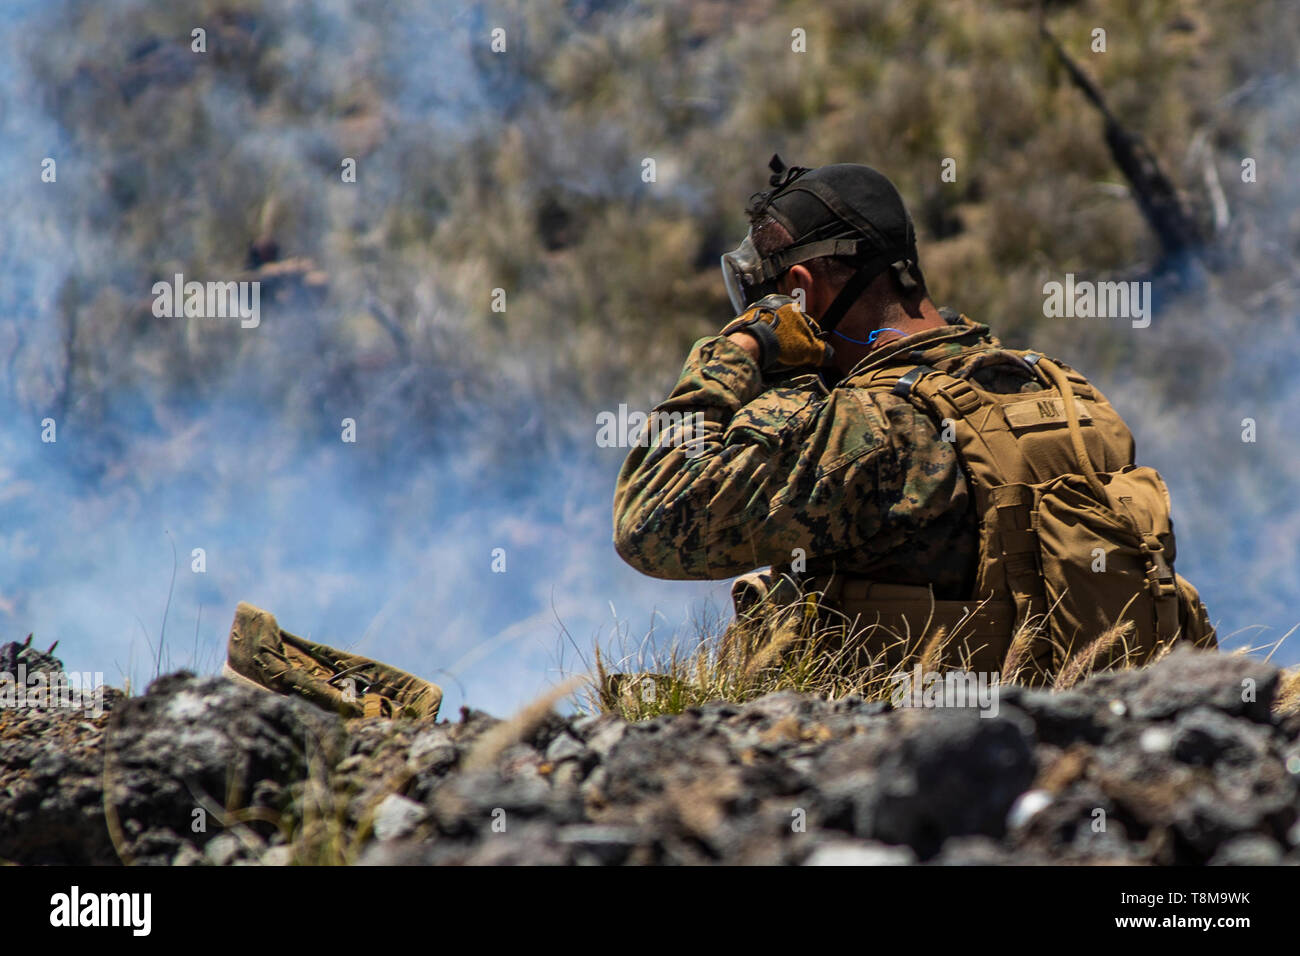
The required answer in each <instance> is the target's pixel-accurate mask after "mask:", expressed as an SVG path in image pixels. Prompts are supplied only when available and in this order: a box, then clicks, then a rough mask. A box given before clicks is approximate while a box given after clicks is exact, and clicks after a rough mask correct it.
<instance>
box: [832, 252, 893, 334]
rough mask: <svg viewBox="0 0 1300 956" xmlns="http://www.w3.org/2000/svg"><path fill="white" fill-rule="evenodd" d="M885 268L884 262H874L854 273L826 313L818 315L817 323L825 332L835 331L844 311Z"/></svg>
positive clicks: (850, 306) (847, 309)
mask: <svg viewBox="0 0 1300 956" xmlns="http://www.w3.org/2000/svg"><path fill="white" fill-rule="evenodd" d="M884 268H885V266H884V263H880V262H873V263H871V264H870V265H867V266H863V267H862V268H861V269H859V270H858V271H857V272H855V273H853V276H852V278H850V279H849V281H848V282H846V283H845V284H844V288H843V289H841V290H840V294H839V295H837V296H836V297H835V301H834V302H832V303H831V307H830V308H829V309H827V310H826V312H825V314H823V315H820V316H818V317H817V324H818V325H819V326H821V329H822V331H823V332H834V331H835V326H837V325H839V324H840V319H842V318H844V313H845V312H848V311H849V309H850V308H852V306H853V303H855V302H857V301H858V299H859V298H861V297H862V293H863V292H864V291H865V290H866V288H867V286H868V285H870V284H871V280H872V279H874V278H875V277H876V276H878V275H880V273H881V272H882V271H883V270H884Z"/></svg>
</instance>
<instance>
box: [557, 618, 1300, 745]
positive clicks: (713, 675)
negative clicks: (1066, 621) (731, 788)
mask: <svg viewBox="0 0 1300 956" xmlns="http://www.w3.org/2000/svg"><path fill="white" fill-rule="evenodd" d="M1041 623H1042V622H1041V620H1031V621H1028V622H1026V623H1025V624H1024V625H1022V626H1021V627H1020V628H1019V629H1018V630H1017V632H1016V634H1015V635H1014V636H1013V638H1012V641H1011V644H1010V646H1009V650H1008V652H1007V654H1006V656H1005V658H1004V661H1003V665H1002V669H1001V671H1000V673H999V674H998V675H997V678H996V679H997V681H998V682H999V683H1000V684H1003V685H1011V684H1020V685H1028V686H1035V687H1049V688H1051V689H1052V690H1067V689H1069V688H1071V687H1074V686H1076V685H1078V684H1079V683H1081V682H1082V681H1085V680H1087V679H1088V678H1089V677H1090V676H1092V675H1093V674H1096V673H1098V672H1101V671H1107V670H1128V669H1131V668H1135V667H1142V666H1149V665H1150V664H1153V663H1155V662H1156V661H1159V660H1160V659H1162V658H1163V657H1164V656H1165V655H1166V654H1168V653H1169V652H1170V651H1171V650H1172V649H1173V645H1171V644H1161V645H1158V646H1157V647H1156V648H1155V649H1154V651H1152V652H1151V653H1149V654H1147V653H1143V652H1141V651H1140V649H1139V647H1138V646H1137V645H1136V644H1134V643H1132V636H1133V630H1134V626H1133V623H1132V622H1131V621H1124V622H1120V623H1119V624H1117V625H1115V626H1113V627H1111V628H1110V629H1109V630H1107V631H1106V632H1105V633H1103V634H1101V635H1099V636H1098V637H1097V638H1095V639H1093V640H1092V641H1090V642H1087V643H1084V644H1079V645H1076V646H1074V647H1062V646H1060V645H1059V644H1057V643H1055V642H1053V641H1051V640H1050V639H1049V638H1048V637H1046V636H1045V635H1044V633H1043V631H1042V628H1041ZM1044 642H1046V644H1047V645H1048V646H1049V647H1050V649H1051V653H1050V655H1045V654H1044V653H1043V650H1044ZM864 643H867V644H870V645H872V646H875V647H879V650H878V651H876V652H875V653H874V654H866V653H864V652H863V651H862V650H861V648H862V646H863V644H864ZM1248 650H1249V649H1243V651H1240V652H1238V653H1244V652H1246V651H1248ZM1035 652H1037V656H1036V653H1035ZM1043 657H1050V659H1051V660H1052V661H1054V662H1055V663H1054V664H1053V665H1051V666H1050V667H1045V666H1043V665H1041V664H1040V663H1038V662H1037V659H1038V658H1043ZM969 664H970V654H968V653H967V652H966V651H965V650H964V649H955V648H954V644H953V642H952V641H951V640H950V638H949V635H947V634H946V633H945V632H944V631H943V630H942V629H939V630H937V631H935V632H934V633H933V634H931V635H929V636H928V637H926V639H925V640H924V642H921V641H918V640H917V639H916V638H914V637H913V636H911V635H903V634H896V633H893V632H889V631H882V630H881V629H879V628H874V627H873V628H861V627H858V628H855V627H854V622H850V621H847V620H845V619H843V618H842V617H830V618H827V617H822V618H819V617H817V616H815V615H813V614H811V613H809V609H808V608H807V606H805V605H803V604H796V605H792V606H787V607H783V608H763V609H760V610H759V611H757V612H754V613H751V615H750V616H749V617H748V618H747V619H743V620H733V621H731V622H729V623H726V624H722V625H717V626H714V627H713V628H712V629H711V630H708V629H704V628H701V629H700V630H698V632H697V635H696V638H695V644H694V646H693V647H692V648H690V649H689V650H688V649H684V648H683V647H682V646H681V644H680V643H676V642H674V643H673V644H672V645H671V646H670V647H669V648H668V649H667V650H666V651H663V652H660V651H658V650H656V649H654V648H647V647H646V646H644V645H643V646H640V647H638V648H637V649H636V650H635V651H633V652H632V653H630V654H627V653H623V654H619V653H617V652H611V651H609V650H602V649H601V648H599V647H598V648H596V652H595V666H594V668H593V670H594V676H593V677H592V678H591V679H589V681H588V683H587V685H586V687H585V690H584V693H583V702H584V704H585V705H586V707H587V709H588V710H590V711H592V712H596V713H614V714H617V715H619V716H621V717H623V718H624V719H626V720H632V721H637V720H648V719H651V718H653V717H658V716H661V715H664V714H678V713H681V712H683V711H685V710H687V709H688V708H691V707H697V706H699V705H701V704H704V703H707V702H709V701H715V700H726V701H731V702H733V703H744V702H746V701H750V700H755V699H757V698H759V697H762V696H764V695H765V694H770V693H773V692H776V691H795V692H798V693H804V694H811V695H814V696H816V697H820V698H822V699H826V700H835V699H839V698H842V697H846V696H848V695H851V694H857V695H859V696H861V697H863V698H865V699H867V700H886V699H889V698H890V697H891V695H892V694H893V693H894V692H895V690H896V688H898V686H899V684H900V682H901V681H902V680H903V679H904V678H905V677H907V676H910V675H913V674H915V673H916V672H917V669H918V668H919V670H920V672H921V673H922V674H929V673H936V672H944V671H963V670H971V668H970V666H969ZM1275 709H1276V710H1277V712H1278V713H1280V714H1284V713H1290V712H1292V711H1296V710H1300V669H1293V670H1292V671H1283V673H1282V680H1281V685H1280V687H1279V691H1278V697H1277V701H1276V703H1275Z"/></svg>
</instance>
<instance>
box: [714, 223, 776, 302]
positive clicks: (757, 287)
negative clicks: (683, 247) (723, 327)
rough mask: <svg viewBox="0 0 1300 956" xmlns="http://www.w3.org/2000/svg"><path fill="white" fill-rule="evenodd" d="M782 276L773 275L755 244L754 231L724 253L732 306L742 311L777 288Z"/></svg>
mask: <svg viewBox="0 0 1300 956" xmlns="http://www.w3.org/2000/svg"><path fill="white" fill-rule="evenodd" d="M777 278H778V276H769V275H767V274H766V272H765V270H764V268H763V258H762V256H760V255H759V254H758V250H757V249H755V248H754V239H753V233H752V231H751V232H749V233H746V234H745V238H744V239H743V240H742V241H741V243H740V245H739V246H737V247H736V248H735V249H734V250H733V251H731V252H728V253H727V254H726V255H725V256H723V257H722V282H723V284H724V285H725V286H726V288H727V298H729V299H730V300H731V309H732V311H733V312H734V313H735V314H736V315H740V314H741V313H742V312H744V311H745V310H746V309H748V308H749V307H750V306H751V305H753V304H754V303H755V302H757V301H758V300H759V299H761V298H763V296H765V295H771V294H772V293H773V292H775V291H776V280H777Z"/></svg>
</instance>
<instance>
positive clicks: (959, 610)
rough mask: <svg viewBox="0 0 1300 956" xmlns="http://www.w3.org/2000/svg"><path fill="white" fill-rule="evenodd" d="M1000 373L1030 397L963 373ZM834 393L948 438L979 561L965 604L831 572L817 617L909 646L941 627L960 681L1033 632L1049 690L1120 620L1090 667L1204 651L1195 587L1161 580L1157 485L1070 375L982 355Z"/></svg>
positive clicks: (1163, 548) (1036, 661)
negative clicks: (883, 402) (1180, 650)
mask: <svg viewBox="0 0 1300 956" xmlns="http://www.w3.org/2000/svg"><path fill="white" fill-rule="evenodd" d="M913 361H915V359H913ZM1003 363H1008V364H1011V365H1014V366H1017V367H1018V368H1019V369H1020V370H1021V371H1022V372H1028V373H1029V374H1031V375H1032V376H1033V377H1034V378H1035V379H1037V381H1038V382H1039V383H1040V384H1041V385H1042V386H1043V388H1042V390H1041V391H1028V392H1026V391H1020V392H1014V393H1007V394H1004V393H999V392H992V391H988V390H986V389H984V388H982V387H981V386H980V385H979V384H978V382H977V381H976V378H975V377H974V375H973V373H975V372H976V371H977V370H979V369H986V368H988V367H989V366H991V365H997V364H1003ZM846 384H849V385H852V386H854V387H863V388H867V389H870V390H873V391H875V390H882V389H883V390H889V391H891V392H892V393H893V394H895V395H897V396H899V397H903V398H906V399H908V400H909V401H911V402H912V403H913V404H915V405H917V406H918V407H919V408H921V409H922V410H924V411H926V412H927V413H928V414H930V415H931V416H932V417H933V418H934V419H935V420H936V422H937V423H938V425H939V428H940V431H941V435H945V437H948V436H950V437H951V438H952V439H953V440H954V441H955V444H956V450H957V453H958V457H959V458H960V460H961V462H962V465H963V467H964V469H965V473H966V476H967V478H968V482H969V485H970V488H971V492H972V494H973V496H974V504H975V508H976V512H977V514H978V516H979V527H980V531H979V534H980V539H979V558H978V568H977V572H976V577H975V587H974V593H973V594H972V595H971V596H970V600H967V601H936V600H934V598H933V596H932V594H931V593H930V591H929V589H928V588H914V587H909V586H903V585H895V584H880V583H877V582H870V581H865V580H862V579H854V578H852V577H847V578H845V577H843V576H841V578H840V579H839V580H838V581H833V582H830V583H829V586H828V587H827V589H826V591H825V598H826V599H827V600H828V602H829V603H830V604H831V605H832V606H834V607H837V608H838V609H839V610H840V611H842V612H843V613H845V614H846V615H849V616H851V617H853V618H855V619H857V620H858V621H859V622H860V623H861V622H865V623H867V624H872V623H879V624H882V625H884V626H885V628H886V629H887V630H903V631H906V632H908V634H909V637H910V638H911V640H910V642H908V643H907V647H908V648H910V649H911V650H912V651H915V649H916V648H918V647H920V646H921V644H922V642H923V640H924V638H925V637H926V635H927V634H931V633H934V632H935V631H936V630H937V629H938V628H943V629H945V631H947V632H948V637H949V638H950V639H951V640H950V641H949V648H950V651H949V653H948V654H946V655H945V658H946V660H947V661H948V662H949V663H950V664H951V663H953V662H954V661H956V662H960V663H961V664H962V665H964V666H965V667H967V668H968V669H970V670H997V669H1000V668H1001V666H1002V664H1003V663H1004V659H1005V657H1006V654H1007V650H1008V648H1009V647H1010V642H1011V638H1012V636H1013V634H1014V633H1015V631H1016V630H1017V629H1019V628H1020V627H1021V626H1023V625H1024V624H1025V623H1026V622H1029V623H1030V624H1032V625H1037V634H1038V636H1037V637H1036V638H1035V639H1034V641H1033V643H1032V645H1031V646H1032V654H1031V656H1032V663H1031V664H1030V682H1045V681H1050V680H1051V679H1052V678H1053V676H1054V675H1056V674H1058V673H1059V672H1060V670H1061V669H1062V667H1064V666H1065V663H1066V662H1067V661H1068V660H1071V659H1072V658H1073V657H1074V656H1075V655H1076V654H1078V653H1079V652H1080V651H1081V650H1083V649H1084V648H1085V647H1086V646H1087V645H1088V644H1089V643H1091V642H1092V641H1094V640H1096V639H1097V638H1099V637H1100V636H1101V635H1103V634H1104V633H1106V632H1107V630H1108V629H1109V628H1111V627H1112V626H1114V625H1117V624H1121V622H1131V624H1128V625H1122V626H1127V627H1129V628H1131V630H1130V631H1129V632H1128V633H1127V634H1126V635H1125V636H1124V638H1123V640H1122V641H1117V642H1115V644H1114V645H1113V646H1112V647H1110V648H1109V649H1108V650H1107V651H1106V652H1105V653H1103V654H1100V655H1099V656H1098V658H1097V659H1096V662H1095V666H1096V667H1098V668H1103V667H1107V666H1113V665H1115V664H1117V663H1119V662H1120V661H1121V660H1124V659H1125V658H1127V660H1128V661H1129V662H1131V663H1142V662H1145V661H1146V660H1148V659H1150V657H1151V656H1152V655H1153V654H1154V653H1155V652H1156V651H1157V649H1159V648H1160V647H1162V646H1164V645H1168V644H1172V643H1174V642H1176V641H1190V642H1192V643H1194V644H1196V645H1199V646H1208V647H1213V646H1216V641H1215V635H1214V630H1213V628H1212V627H1211V626H1210V624H1209V621H1208V616H1207V614H1206V612H1205V607H1204V605H1203V604H1202V603H1201V601H1200V598H1199V596H1198V595H1197V593H1196V590H1195V589H1194V588H1193V587H1192V586H1191V584H1189V583H1188V582H1187V581H1186V580H1184V579H1183V578H1182V577H1180V576H1179V575H1177V574H1175V573H1174V554H1175V546H1174V533H1173V526H1172V523H1171V520H1170V501H1169V492H1168V490H1167V489H1166V488H1165V484H1164V481H1163V480H1162V479H1161V477H1160V475H1159V474H1158V473H1157V472H1156V471H1155V470H1154V469H1152V468H1145V467H1143V468H1139V467H1136V466H1135V465H1134V464H1133V453H1134V444H1133V436H1132V434H1131V433H1130V431H1129V429H1128V427H1127V426H1126V425H1125V424H1124V421H1123V420H1122V419H1121V418H1120V417H1119V415H1118V414H1117V413H1116V412H1115V410H1114V409H1113V408H1112V407H1111V405H1110V403H1109V402H1107V401H1106V399H1105V397H1104V396H1102V395H1101V393H1100V392H1099V391H1097V389H1095V388H1094V387H1093V386H1092V385H1091V384H1090V383H1089V382H1088V381H1087V379H1085V378H1084V377H1083V376H1082V375H1080V374H1079V373H1078V372H1076V371H1074V370H1073V369H1070V368H1069V367H1067V366H1064V365H1061V364H1059V363H1057V362H1054V361H1052V360H1051V359H1048V358H1046V357H1045V356H1043V355H1041V354H1040V353H1037V352H1032V351H1021V350H1015V349H1007V348H1003V347H1001V346H1000V345H993V346H990V347H986V348H980V349H969V350H965V351H962V352H959V353H957V354H955V355H952V356H951V357H947V358H944V359H943V360H940V361H937V362H936V363H935V365H933V366H931V365H915V364H910V365H905V366H898V365H894V366H886V367H881V368H876V369H871V370H869V371H867V372H864V373H862V374H861V375H859V376H858V377H857V378H855V379H853V380H850V381H849V382H848V383H846ZM945 433H946V434H945ZM1099 647H1100V646H1099ZM889 656H890V657H891V658H897V657H898V656H899V655H897V654H894V653H891V654H890V655H889ZM894 663H897V660H895V661H894ZM1035 678H1036V681H1035Z"/></svg>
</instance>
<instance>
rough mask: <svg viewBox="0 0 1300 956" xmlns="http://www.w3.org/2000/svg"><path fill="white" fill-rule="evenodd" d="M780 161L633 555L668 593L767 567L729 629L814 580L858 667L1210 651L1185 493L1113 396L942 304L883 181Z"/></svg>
mask: <svg viewBox="0 0 1300 956" xmlns="http://www.w3.org/2000/svg"><path fill="white" fill-rule="evenodd" d="M771 165H772V169H773V171H774V173H773V176H772V177H771V180H770V186H771V189H770V190H768V191H766V192H763V193H759V194H756V195H755V197H753V199H752V201H751V204H750V206H749V209H748V213H749V218H750V223H751V226H750V230H749V234H748V235H747V236H746V238H745V240H744V241H743V242H742V243H741V245H740V247H739V248H738V249H737V250H736V251H734V252H732V253H729V254H728V255H726V256H724V257H723V259H722V267H723V275H724V278H725V280H726V284H727V290H728V294H729V296H730V298H731V302H732V305H733V306H734V308H735V311H736V312H737V313H738V317H737V318H735V319H734V320H733V321H732V322H730V323H728V324H727V325H726V327H725V328H723V329H722V331H721V333H720V334H718V335H715V336H711V337H709V338H705V339H701V340H700V341H698V342H696V343H695V345H694V346H693V347H692V349H691V352H690V355H689V356H688V358H687V360H686V365H685V367H684V369H683V371H682V375H681V378H680V380H679V381H678V383H677V386H676V388H674V389H673V391H672V393H671V394H670V395H669V397H668V398H667V399H666V400H665V401H664V402H662V403H661V404H660V405H659V406H658V407H657V408H656V413H677V414H675V415H671V417H668V416H661V417H660V418H659V420H661V421H679V422H693V423H696V425H695V427H692V428H690V429H686V428H684V427H683V428H681V429H679V430H677V431H674V430H673V429H672V428H669V429H667V430H663V429H661V430H660V431H659V433H658V435H657V437H656V440H655V441H654V442H652V443H647V445H646V446H645V447H634V448H633V449H632V451H631V454H630V455H629V456H628V458H627V461H626V462H625V463H624V465H623V468H622V471H621V473H620V475H619V479H618V486H617V490H616V492H615V496H614V543H615V547H616V549H617V550H618V553H619V554H620V555H621V556H622V557H623V559H624V560H625V561H627V562H628V563H629V564H631V565H632V566H633V567H635V568H637V569H638V570H640V571H642V572H644V573H646V574H650V575H653V576H655V577H661V578H673V579H689V578H715V579H716V578H727V577H732V576H735V575H742V574H744V573H745V572H750V571H753V570H754V569H755V568H761V567H764V566H769V565H770V566H771V567H772V571H771V572H769V573H767V574H759V575H748V576H746V577H744V578H741V579H739V580H738V581H737V583H736V585H735V586H733V596H734V597H735V599H736V602H737V611H738V613H745V612H746V611H748V610H749V609H750V608H752V607H753V606H754V604H755V603H756V602H757V601H758V600H759V599H761V598H763V596H764V594H765V593H766V592H767V591H768V590H769V589H771V588H773V587H774V586H776V585H779V587H777V589H776V590H775V591H773V596H774V595H776V594H781V593H783V594H785V595H786V596H789V595H791V594H793V593H795V592H793V591H791V590H790V589H789V587H788V586H789V585H792V584H793V585H797V590H798V592H799V593H801V594H805V595H806V594H813V595H815V596H816V598H817V601H818V606H819V607H821V608H824V609H829V610H833V611H835V612H838V615H837V619H839V620H852V621H853V622H855V624H854V628H853V630H854V634H853V635H852V636H850V637H848V638H846V639H847V640H850V641H851V642H852V643H851V649H853V650H854V651H855V656H853V660H854V661H855V662H856V664H855V666H865V664H870V663H874V662H879V661H882V660H883V661H887V662H888V663H890V664H891V665H897V664H899V663H900V662H905V661H906V660H907V659H908V658H909V656H910V655H914V654H915V653H916V652H917V649H918V648H919V647H921V646H922V641H923V640H926V639H928V638H929V637H935V636H937V637H938V638H939V639H940V640H941V641H942V642H943V646H944V647H945V648H946V656H945V660H946V661H948V662H949V664H958V663H959V664H961V665H962V666H964V667H967V668H969V669H972V670H975V669H980V670H989V671H996V670H997V669H998V668H999V667H1000V666H1001V665H1002V664H1003V663H1004V658H1005V657H1006V656H1007V653H1008V650H1009V649H1010V647H1011V642H1012V638H1013V635H1015V634H1016V633H1017V632H1020V633H1022V634H1030V635H1032V636H1033V641H1032V654H1031V657H1032V660H1031V661H1030V663H1031V664H1032V672H1033V675H1034V676H1035V677H1036V679H1038V680H1047V679H1050V677H1051V675H1052V674H1054V673H1056V672H1057V671H1059V669H1060V668H1061V667H1062V666H1063V665H1064V663H1065V662H1066V661H1067V660H1069V659H1071V655H1073V654H1074V653H1076V652H1077V650H1078V649H1079V648H1081V647H1083V646H1084V645H1085V644H1087V643H1090V642H1093V641H1095V640H1096V639H1097V638H1099V637H1101V636H1102V635H1103V634H1105V633H1107V632H1108V631H1109V637H1108V641H1109V643H1108V644H1107V648H1109V650H1107V653H1106V654H1104V655H1102V656H1101V657H1100V658H1099V660H1098V666H1107V665H1112V664H1115V663H1117V662H1118V661H1120V660H1125V659H1127V660H1129V661H1142V660H1146V659H1149V658H1150V656H1151V655H1152V654H1154V653H1155V651H1156V650H1157V648H1159V647H1161V646H1163V645H1166V644H1169V643H1172V642H1174V641H1178V640H1187V641H1192V642H1194V643H1197V644H1199V645H1204V646H1213V645H1214V633H1213V630H1212V628H1210V626H1209V623H1208V620H1207V617H1206V614H1205V609H1204V606H1203V605H1202V604H1201V603H1200V600H1199V597H1198V596H1197V594H1196V592H1195V590H1194V589H1193V588H1192V587H1191V585H1190V584H1188V583H1187V582H1186V581H1185V580H1184V579H1183V578H1181V577H1180V576H1178V575H1176V574H1175V573H1174V571H1173V558H1174V539H1173V530H1172V526H1171V524H1170V520H1169V500H1168V493H1167V491H1166V490H1165V487H1164V484H1163V482H1162V481H1161V480H1160V477H1159V475H1158V474H1156V473H1155V472H1154V471H1153V470H1152V469H1150V468H1138V467H1136V466H1135V465H1134V461H1133V455H1134V445H1133V438H1132V435H1131V434H1130V432H1129V430H1128V428H1127V427H1126V426H1125V425H1124V422H1123V421H1122V420H1121V419H1120V418H1119V416H1118V415H1117V414H1116V413H1115V411H1114V410H1113V409H1112V408H1111V406H1110V404H1109V403H1108V402H1107V401H1106V399H1105V398H1104V397H1103V396H1102V394H1101V393H1100V392H1099V391H1098V390H1097V389H1096V388H1095V387H1093V386H1092V385H1091V384H1090V383H1089V382H1088V381H1087V380H1086V379H1085V378H1084V377H1083V376H1082V375H1080V374H1079V373H1077V372H1075V371H1074V370H1073V369H1071V368H1070V367H1069V366H1066V365H1064V364H1063V363H1059V362H1055V361H1052V360H1051V359H1049V358H1047V357H1046V356H1044V355H1042V354H1041V353H1038V352H1034V351H1029V350H1018V349H1009V348H1005V347H1003V346H1002V344H1001V343H1000V342H999V341H998V339H997V338H995V337H994V336H993V335H992V334H990V331H989V329H988V327H987V326H984V325H981V324H980V323H978V322H975V321H972V320H971V319H970V318H967V317H966V316H965V315H961V314H958V313H955V312H952V311H950V310H947V309H939V308H936V306H935V305H934V303H933V302H932V301H931V300H930V298H929V295H928V293H927V290H926V284H925V279H924V276H923V275H922V273H921V269H920V266H919V261H918V255H917V248H916V237H915V233H914V230H913V225H912V220H911V217H910V216H909V214H908V212H907V210H906V208H905V206H904V204H903V200H902V197H901V196H900V195H899V193H898V191H897V190H896V189H895V188H894V186H893V184H892V183H891V182H890V181H889V180H888V179H887V178H886V177H885V176H883V175H882V174H880V173H879V172H877V171H875V170H873V169H871V168H869V167H866V166H861V165H856V164H838V165H831V166H823V167H821V168H818V169H807V168H804V167H793V168H786V167H785V166H784V165H783V164H782V163H781V162H780V160H779V158H778V157H773V159H772V164H771ZM654 417H655V416H652V418H654ZM701 422H702V423H703V424H702V426H701V425H699V424H698V423H701ZM1116 638H1118V640H1115V639H1116ZM1112 645H1113V646H1112ZM1093 647H1094V651H1096V650H1097V648H1098V645H1093Z"/></svg>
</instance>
